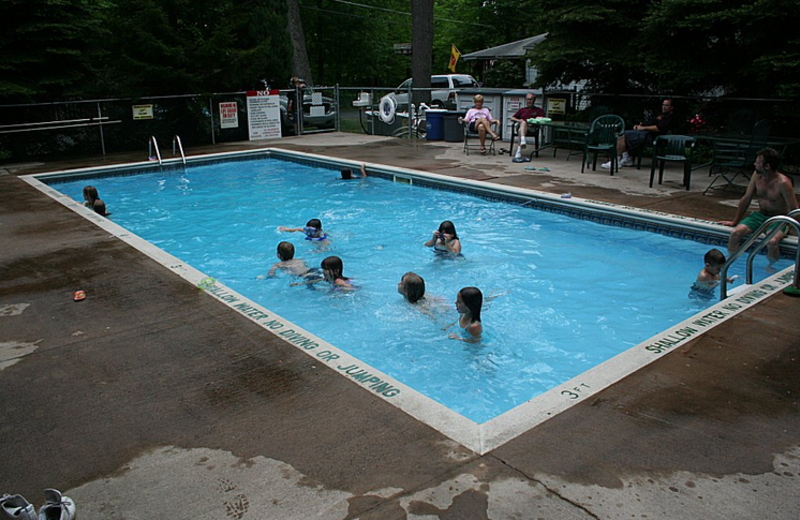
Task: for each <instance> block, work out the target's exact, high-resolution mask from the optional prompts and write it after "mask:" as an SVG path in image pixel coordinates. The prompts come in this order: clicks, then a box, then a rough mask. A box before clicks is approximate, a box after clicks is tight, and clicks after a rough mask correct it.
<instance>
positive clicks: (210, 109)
mask: <svg viewBox="0 0 800 520" xmlns="http://www.w3.org/2000/svg"><path fill="white" fill-rule="evenodd" d="M208 113H209V115H211V144H217V137H216V136H215V135H214V100H213V99H212V98H211V96H208Z"/></svg>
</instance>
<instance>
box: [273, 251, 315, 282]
mask: <svg viewBox="0 0 800 520" xmlns="http://www.w3.org/2000/svg"><path fill="white" fill-rule="evenodd" d="M278 258H279V259H280V261H279V262H275V263H274V264H272V267H271V268H270V270H269V274H267V276H269V277H273V276H275V273H277V272H278V269H280V270H282V271H286V272H287V273H289V274H293V275H295V276H303V275H305V274H306V273H307V272H308V271H309V268H308V266H307V265H306V263H305V262H303V261H302V260H300V259H299V258H295V257H294V246H293V245H292V244H291V243H289V242H281V243H280V244H278Z"/></svg>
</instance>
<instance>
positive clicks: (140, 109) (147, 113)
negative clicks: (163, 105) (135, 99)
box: [132, 105, 153, 120]
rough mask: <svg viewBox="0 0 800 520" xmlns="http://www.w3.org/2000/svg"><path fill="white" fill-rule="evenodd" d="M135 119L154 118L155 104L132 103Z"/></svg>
mask: <svg viewBox="0 0 800 520" xmlns="http://www.w3.org/2000/svg"><path fill="white" fill-rule="evenodd" d="M132 108H133V119H134V120H135V119H153V105H132Z"/></svg>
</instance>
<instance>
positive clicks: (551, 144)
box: [528, 118, 589, 160]
mask: <svg viewBox="0 0 800 520" xmlns="http://www.w3.org/2000/svg"><path fill="white" fill-rule="evenodd" d="M528 124H529V125H536V126H538V127H539V128H540V131H541V132H542V139H541V143H542V144H541V146H539V147H537V148H535V149H534V150H533V151H531V153H530V158H533V156H534V155H536V157H539V152H540V151H542V150H545V149H547V148H554V150H553V157H555V156H556V152H557V151H558V148H563V147H571V146H576V145H577V146H579V147H581V150H582V149H583V145H584V143H585V142H586V134H588V133H589V123H586V122H583V121H553V120H551V119H549V118H535V119H529V120H528ZM573 153H583V152H582V151H577V150H571V151H570V153H569V155H568V156H567V160H569V157H570V156H571V155H572V154H573Z"/></svg>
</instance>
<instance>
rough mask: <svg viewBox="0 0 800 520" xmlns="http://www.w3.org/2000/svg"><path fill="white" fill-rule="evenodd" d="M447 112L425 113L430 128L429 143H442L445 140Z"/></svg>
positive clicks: (434, 111)
mask: <svg viewBox="0 0 800 520" xmlns="http://www.w3.org/2000/svg"><path fill="white" fill-rule="evenodd" d="M445 112H447V111H446V110H434V109H431V110H428V111H426V112H425V121H426V122H427V126H428V135H427V139H428V141H442V140H443V139H444V113H445Z"/></svg>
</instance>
